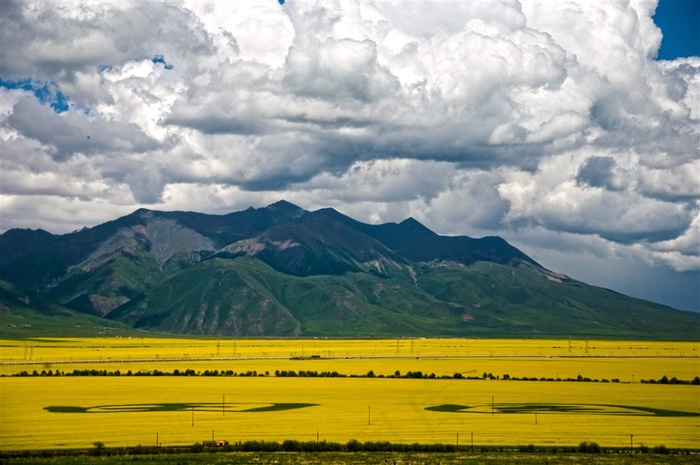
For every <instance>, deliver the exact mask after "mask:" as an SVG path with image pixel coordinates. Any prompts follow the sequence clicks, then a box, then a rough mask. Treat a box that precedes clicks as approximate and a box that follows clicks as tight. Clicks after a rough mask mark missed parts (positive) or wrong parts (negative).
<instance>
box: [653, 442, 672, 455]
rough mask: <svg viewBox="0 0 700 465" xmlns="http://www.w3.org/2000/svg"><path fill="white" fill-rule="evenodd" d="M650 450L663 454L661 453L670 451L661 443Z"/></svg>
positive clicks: (665, 453)
mask: <svg viewBox="0 0 700 465" xmlns="http://www.w3.org/2000/svg"><path fill="white" fill-rule="evenodd" d="M652 451H653V452H654V453H655V454H663V455H668V454H670V453H671V451H670V450H668V448H667V447H666V446H664V445H663V444H661V445H659V446H656V447H654V449H652Z"/></svg>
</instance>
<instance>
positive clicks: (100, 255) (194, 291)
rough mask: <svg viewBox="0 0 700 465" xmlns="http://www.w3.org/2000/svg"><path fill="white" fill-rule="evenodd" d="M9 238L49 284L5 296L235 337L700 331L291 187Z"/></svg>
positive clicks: (483, 241)
mask: <svg viewBox="0 0 700 465" xmlns="http://www.w3.org/2000/svg"><path fill="white" fill-rule="evenodd" d="M0 251H1V252H2V253H0V279H4V280H5V281H7V282H11V283H12V284H13V286H16V287H15V288H14V289H15V290H16V289H31V290H32V292H33V294H32V295H33V296H34V297H33V300H31V301H28V302H29V303H27V302H24V303H22V302H23V301H22V300H21V299H17V298H14V300H12V298H11V296H9V297H6V300H7V302H8V303H7V304H5V307H6V308H7V309H12V311H13V313H12V315H14V317H20V316H22V315H25V316H27V318H29V319H34V320H35V321H43V320H41V318H44V316H46V314H47V313H46V311H44V310H47V309H48V308H49V307H50V306H51V305H53V306H55V308H57V309H59V308H60V309H62V310H61V311H63V312H66V311H67V310H66V309H65V307H69V308H71V309H72V310H77V311H79V312H81V313H80V314H78V313H75V312H71V313H70V315H69V314H65V316H66V318H68V317H69V316H70V318H73V317H75V316H76V315H82V314H86V315H95V316H103V317H108V318H109V319H111V320H113V321H119V322H122V323H124V324H128V325H130V326H133V327H134V328H140V329H146V330H150V331H162V332H172V333H187V334H203V335H221V336H224V335H240V336H343V337H378V336H469V337H474V336H480V337H485V336H509V337H545V336H546V337H568V336H580V337H609V338H615V337H629V338H632V337H637V338H657V339H658V338H665V339H694V340H696V339H698V338H700V314H694V313H689V312H681V311H677V310H674V309H671V308H668V307H665V306H662V305H656V304H653V303H650V302H646V301H642V300H639V299H633V298H630V297H627V296H623V295H621V294H617V293H615V292H612V291H609V290H606V289H601V288H597V287H593V286H588V285H586V284H584V283H581V282H577V281H574V280H571V279H569V278H568V277H566V276H564V275H561V274H557V273H556V272H553V271H550V270H548V269H546V268H545V267H544V266H542V265H540V264H539V263H537V262H535V261H534V260H532V259H531V258H530V257H528V256H527V255H526V254H525V253H523V252H522V251H520V250H518V249H517V248H515V247H513V246H511V245H510V244H508V243H507V242H506V241H505V240H503V239H502V238H499V237H485V238H480V239H475V238H470V237H466V236H460V237H446V236H440V235H438V234H436V233H434V232H433V231H431V230H430V229H428V228H426V227H425V226H424V225H422V224H420V223H419V222H418V221H416V220H414V219H412V218H409V219H407V220H405V221H402V222H401V223H387V224H382V225H369V224H364V223H361V222H359V221H356V220H354V219H352V218H349V217H347V216H345V215H343V214H341V213H339V212H337V211H335V210H333V209H322V210H317V211H311V212H310V211H306V210H303V209H301V208H299V207H297V206H295V205H292V204H290V203H288V202H284V201H281V202H277V203H275V204H272V205H269V206H267V207H265V208H258V209H255V208H249V209H247V210H244V211H241V212H235V213H230V214H227V215H207V214H202V213H195V212H158V211H151V210H144V209H141V210H137V211H136V212H134V213H132V214H130V215H127V216H125V217H122V218H118V219H116V220H114V221H110V222H107V223H104V224H101V225H98V226H95V227H94V228H88V229H84V230H81V231H78V232H75V233H71V234H66V235H61V236H56V235H52V234H50V233H46V232H37V231H30V230H13V231H8V232H6V233H5V234H2V235H0ZM8 292H9V291H8ZM10 294H12V295H15V296H16V295H17V293H16V291H12V292H11V293H10ZM37 296H41V299H39V300H37V299H38V297H37ZM10 303H11V304H12V305H10ZM31 312H34V313H31ZM37 312H38V313H37ZM6 313H7V314H8V315H10V313H9V312H6ZM91 321H98V320H91Z"/></svg>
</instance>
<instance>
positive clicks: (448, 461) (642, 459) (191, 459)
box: [2, 452, 700, 465]
mask: <svg viewBox="0 0 700 465" xmlns="http://www.w3.org/2000/svg"><path fill="white" fill-rule="evenodd" d="M2 463H4V464H7V465H11V464H17V465H68V464H71V465H72V464H76V465H105V464H112V463H129V464H133V465H140V464H151V465H157V464H180V465H186V464H201V463H207V464H228V465H238V464H240V465H243V464H256V465H268V464H269V465H273V464H274V465H314V464H318V465H359V464H383V465H386V464H402V465H432V464H435V465H437V464H440V465H457V464H474V465H476V464H506V465H507V464H519V465H529V464H533V465H534V464H537V465H541V464H551V465H554V464H570V463H576V464H581V465H585V464H602V465H620V464H630V465H632V464H635V465H637V464H641V465H657V464H681V465H684V464H698V463H700V455H653V454H594V455H591V454H571V453H552V452H543V453H519V452H513V453H506V452H493V453H462V452H457V453H399V452H358V453H347V452H324V453H303V452H263V453H260V452H230V453H204V454H172V455H170V454H169V455H134V456H112V457H104V456H97V457H91V456H81V457H48V458H44V457H27V458H13V459H6V460H5V461H3V462H2Z"/></svg>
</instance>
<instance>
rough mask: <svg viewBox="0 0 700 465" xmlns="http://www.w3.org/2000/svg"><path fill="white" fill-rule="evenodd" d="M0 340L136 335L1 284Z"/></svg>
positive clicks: (112, 322)
mask: <svg viewBox="0 0 700 465" xmlns="http://www.w3.org/2000/svg"><path fill="white" fill-rule="evenodd" d="M0 322H2V324H1V325H0V338H25V337H39V336H53V337H61V336H63V337H68V336H100V335H102V336H104V335H131V334H136V333H137V331H135V330H134V329H132V328H131V327H129V326H127V325H125V324H123V323H119V322H116V321H110V320H106V319H104V318H99V317H96V316H92V315H86V314H84V313H80V312H76V311H74V310H70V309H67V308H65V307H61V306H60V305H57V304H55V303H53V302H52V301H50V300H48V299H46V298H45V297H42V296H38V295H36V294H33V293H31V292H27V291H22V290H20V289H18V288H16V287H15V286H13V285H12V284H10V283H8V282H6V281H1V280H0Z"/></svg>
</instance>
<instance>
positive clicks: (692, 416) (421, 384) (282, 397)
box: [0, 339, 700, 450]
mask: <svg viewBox="0 0 700 465" xmlns="http://www.w3.org/2000/svg"><path fill="white" fill-rule="evenodd" d="M0 344H1V345H2V351H1V352H0V362H2V363H4V364H3V365H2V366H0V369H1V370H2V371H1V373H0V374H3V375H12V374H16V373H19V372H20V371H23V370H25V371H29V372H30V373H31V372H32V371H33V370H37V371H38V372H41V371H44V372H46V371H48V370H50V371H52V372H58V371H63V372H66V373H68V372H71V371H73V370H74V369H82V368H83V367H88V368H99V369H109V370H121V371H122V372H123V373H125V372H127V370H131V371H132V372H133V373H134V374H135V373H137V372H139V371H149V370H154V369H158V370H162V371H172V370H174V369H179V370H185V369H193V370H195V371H204V370H213V369H218V370H234V371H235V372H237V373H245V372H247V371H251V370H255V372H256V374H257V375H258V376H243V377H242V376H124V375H122V376H80V377H73V376H70V377H69V376H29V377H3V378H0V393H1V396H0V449H1V450H18V449H42V448H61V447H89V446H90V445H91V444H93V443H94V442H98V441H99V442H103V443H104V444H106V445H107V446H126V445H136V444H143V445H153V444H156V442H158V443H159V444H164V445H178V444H181V445H189V444H193V443H195V442H201V441H203V440H211V439H212V437H215V438H216V439H226V440H228V441H231V442H237V441H246V440H269V441H284V440H286V439H296V440H300V441H312V440H321V441H322V440H327V441H334V442H341V443H344V442H347V441H348V440H350V439H357V440H359V441H391V442H403V443H413V442H420V443H446V444H457V443H458V444H462V445H464V444H469V443H470V442H471V441H472V438H473V442H474V444H476V445H520V444H537V445H561V446H572V445H577V444H579V443H580V442H581V441H595V442H597V443H599V444H601V445H603V446H626V445H630V444H632V445H634V446H638V445H640V444H645V445H648V446H655V445H660V444H664V445H666V446H667V447H691V448H692V447H697V444H698V438H699V437H700V387H698V386H695V385H671V384H642V383H640V381H641V380H642V379H645V378H646V379H658V378H661V377H662V376H667V377H669V378H671V377H677V378H678V379H682V380H690V379H692V378H693V377H695V376H698V371H699V364H698V361H699V358H698V353H697V343H682V342H673V343H660V342H647V341H644V342H639V341H623V342H621V341H568V340H562V341H552V340H399V341H397V340H381V341H380V340H365V341H358V340H305V341H301V340H239V341H228V347H226V346H225V345H224V344H223V343H222V341H216V340H213V341H212V340H204V339H202V340H198V339H188V340H183V339H131V340H118V339H89V340H79V339H71V340H34V341H0ZM32 346H33V347H32ZM224 352H228V353H227V354H224ZM184 355H187V356H186V357H185V356H184ZM217 355H218V357H217ZM205 358H209V359H211V360H202V359H205ZM129 359H130V360H131V361H124V360H129ZM195 359H200V360H195ZM135 360H147V361H144V362H136V361H135ZM15 363H24V364H15ZM32 363H33V364H32ZM277 370H315V371H319V372H320V371H324V370H337V371H338V372H340V373H344V374H347V375H349V376H347V377H337V378H311V377H294V378H290V377H276V376H275V375H274V373H275V371H277ZM370 370H371V371H372V372H373V374H374V375H375V377H366V375H367V373H368V372H369V371H370ZM410 370H413V371H420V372H421V373H424V374H425V375H426V376H427V375H428V374H429V373H430V374H435V375H436V377H437V379H425V378H420V379H404V378H401V379H399V378H394V377H393V375H394V374H395V373H396V371H399V372H401V373H406V372H407V371H410ZM455 373H460V374H462V375H463V376H465V377H467V376H472V375H475V376H474V377H478V378H479V379H454V378H452V376H453V375H454V374H455ZM486 373H489V374H493V375H494V379H488V378H487V379H482V374H486ZM266 374H267V375H266ZM504 374H508V375H509V377H533V378H537V379H540V378H543V379H547V378H552V379H566V378H576V377H577V376H578V375H583V376H585V377H590V378H592V379H601V380H603V379H606V380H607V379H619V382H565V381H546V380H545V381H537V382H534V381H513V380H504V379H503V375H504ZM360 376H361V377H360ZM440 376H446V377H449V379H439V378H440ZM495 378H500V379H495Z"/></svg>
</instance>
